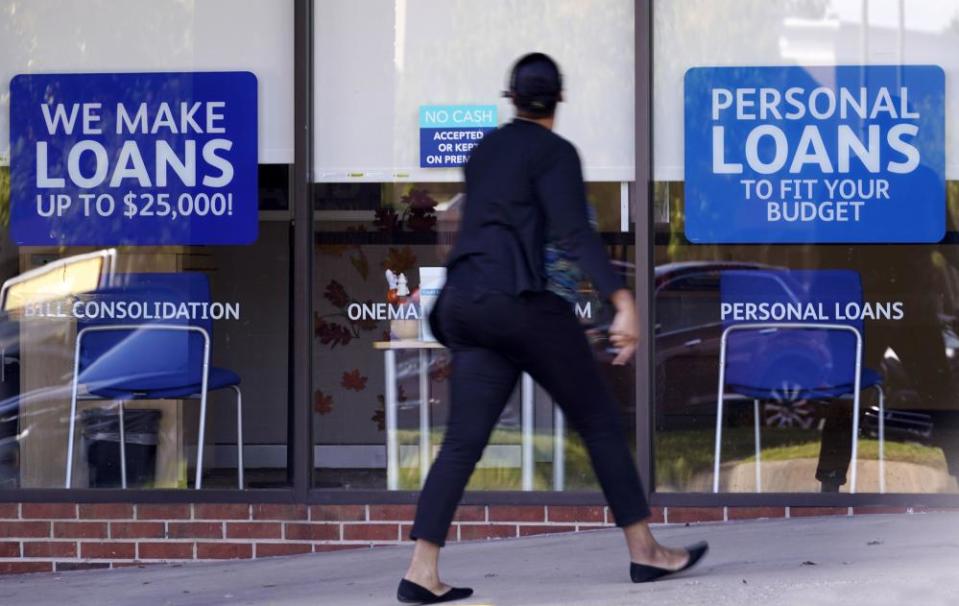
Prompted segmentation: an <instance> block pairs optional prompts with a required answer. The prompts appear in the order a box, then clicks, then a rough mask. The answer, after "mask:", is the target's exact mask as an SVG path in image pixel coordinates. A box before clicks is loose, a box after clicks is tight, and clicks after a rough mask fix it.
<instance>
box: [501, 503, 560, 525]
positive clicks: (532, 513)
mask: <svg viewBox="0 0 959 606" xmlns="http://www.w3.org/2000/svg"><path fill="white" fill-rule="evenodd" d="M489 520H490V522H545V521H546V507H544V506H542V505H491V506H490V508H489Z"/></svg>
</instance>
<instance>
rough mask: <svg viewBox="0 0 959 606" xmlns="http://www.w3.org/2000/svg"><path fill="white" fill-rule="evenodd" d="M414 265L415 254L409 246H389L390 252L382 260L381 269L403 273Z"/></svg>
mask: <svg viewBox="0 0 959 606" xmlns="http://www.w3.org/2000/svg"><path fill="white" fill-rule="evenodd" d="M414 267H416V254H414V253H413V249H412V248H410V247H409V246H404V247H403V248H396V247H390V252H389V253H388V254H387V255H386V259H384V260H383V269H389V270H392V271H393V273H395V274H397V275H399V274H405V273H407V272H409V271H410V270H412V269H413V268H414Z"/></svg>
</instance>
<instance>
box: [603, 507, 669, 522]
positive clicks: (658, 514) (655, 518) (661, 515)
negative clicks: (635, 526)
mask: <svg viewBox="0 0 959 606" xmlns="http://www.w3.org/2000/svg"><path fill="white" fill-rule="evenodd" d="M607 518H608V521H609V522H610V523H612V524H615V523H616V516H614V515H613V511H612V510H610V511H609V515H608V516H607ZM665 522H666V510H665V508H663V507H650V508H649V517H648V518H646V523H647V524H664V523H665Z"/></svg>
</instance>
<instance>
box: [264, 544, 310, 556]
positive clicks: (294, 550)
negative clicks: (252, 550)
mask: <svg viewBox="0 0 959 606" xmlns="http://www.w3.org/2000/svg"><path fill="white" fill-rule="evenodd" d="M311 551H313V546H312V545H310V544H309V543H257V544H256V557H258V558H269V557H273V556H285V555H297V554H300V553H310V552H311Z"/></svg>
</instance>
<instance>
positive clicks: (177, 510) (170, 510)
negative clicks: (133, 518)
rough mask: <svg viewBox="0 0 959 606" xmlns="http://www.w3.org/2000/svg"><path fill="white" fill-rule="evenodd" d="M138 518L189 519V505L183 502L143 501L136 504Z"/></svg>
mask: <svg viewBox="0 0 959 606" xmlns="http://www.w3.org/2000/svg"><path fill="white" fill-rule="evenodd" d="M137 519H138V520H189V519H190V506H189V505H187V504H185V503H179V504H174V505H158V504H152V503H143V504H140V505H137Z"/></svg>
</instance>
